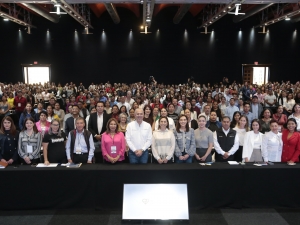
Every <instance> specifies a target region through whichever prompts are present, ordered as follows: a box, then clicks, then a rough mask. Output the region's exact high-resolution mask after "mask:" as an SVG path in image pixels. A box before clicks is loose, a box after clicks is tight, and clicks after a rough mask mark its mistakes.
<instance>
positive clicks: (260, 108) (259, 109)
mask: <svg viewBox="0 0 300 225" xmlns="http://www.w3.org/2000/svg"><path fill="white" fill-rule="evenodd" d="M262 111H263V106H262V105H261V104H259V103H258V114H257V115H258V119H260V115H261V113H262ZM250 112H252V113H253V111H252V104H251V106H250Z"/></svg>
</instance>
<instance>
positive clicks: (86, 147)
mask: <svg viewBox="0 0 300 225" xmlns="http://www.w3.org/2000/svg"><path fill="white" fill-rule="evenodd" d="M73 107H74V106H73ZM75 122H76V126H75V127H76V129H74V130H71V131H70V132H69V135H68V140H67V144H66V154H67V159H68V162H69V163H72V162H74V163H92V159H93V157H94V151H95V146H94V142H93V136H92V133H91V132H89V131H88V130H86V129H84V127H85V120H84V118H82V117H78V118H77V119H76V121H75Z"/></svg>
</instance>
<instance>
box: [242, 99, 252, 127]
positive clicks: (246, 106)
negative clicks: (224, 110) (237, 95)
mask: <svg viewBox="0 0 300 225" xmlns="http://www.w3.org/2000/svg"><path fill="white" fill-rule="evenodd" d="M241 114H242V115H244V116H247V118H248V124H249V126H250V124H251V123H252V120H254V116H253V113H252V112H250V103H249V102H244V108H243V111H242V112H241Z"/></svg>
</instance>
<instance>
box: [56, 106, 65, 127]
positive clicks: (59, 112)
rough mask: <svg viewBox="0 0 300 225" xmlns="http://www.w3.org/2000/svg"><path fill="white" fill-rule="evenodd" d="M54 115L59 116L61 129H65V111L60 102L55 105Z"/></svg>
mask: <svg viewBox="0 0 300 225" xmlns="http://www.w3.org/2000/svg"><path fill="white" fill-rule="evenodd" d="M54 114H56V115H57V116H58V118H59V123H60V127H61V128H63V125H64V118H65V111H64V110H62V109H61V108H60V104H59V103H58V102H56V103H55V105H54Z"/></svg>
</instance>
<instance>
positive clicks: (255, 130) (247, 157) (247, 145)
mask: <svg viewBox="0 0 300 225" xmlns="http://www.w3.org/2000/svg"><path fill="white" fill-rule="evenodd" d="M260 128H261V125H260V122H259V120H258V119H254V120H252V123H251V131H248V132H246V134H245V137H244V144H243V156H242V158H243V160H244V161H245V162H261V161H262V155H261V145H262V137H263V134H262V133H261V132H259V131H260Z"/></svg>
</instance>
